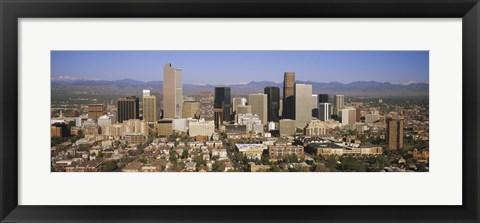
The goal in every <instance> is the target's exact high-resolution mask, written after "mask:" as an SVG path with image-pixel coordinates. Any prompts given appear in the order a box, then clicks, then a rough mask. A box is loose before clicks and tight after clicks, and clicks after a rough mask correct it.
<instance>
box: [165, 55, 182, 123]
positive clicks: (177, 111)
mask: <svg viewBox="0 0 480 223" xmlns="http://www.w3.org/2000/svg"><path fill="white" fill-rule="evenodd" d="M182 94H183V90H182V69H180V68H174V67H172V64H170V63H167V64H165V66H163V118H181V116H182V106H183V100H182Z"/></svg>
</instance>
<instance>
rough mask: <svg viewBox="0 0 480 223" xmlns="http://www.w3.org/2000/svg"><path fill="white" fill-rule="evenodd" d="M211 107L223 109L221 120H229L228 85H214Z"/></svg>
mask: <svg viewBox="0 0 480 223" xmlns="http://www.w3.org/2000/svg"><path fill="white" fill-rule="evenodd" d="M213 107H214V108H216V109H223V117H222V120H223V121H231V120H232V118H231V115H232V97H231V92H230V87H216V88H215V99H214V103H213Z"/></svg>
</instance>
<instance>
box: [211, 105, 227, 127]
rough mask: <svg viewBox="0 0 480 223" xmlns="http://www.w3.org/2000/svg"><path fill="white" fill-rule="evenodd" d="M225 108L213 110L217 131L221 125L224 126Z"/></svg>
mask: <svg viewBox="0 0 480 223" xmlns="http://www.w3.org/2000/svg"><path fill="white" fill-rule="evenodd" d="M223 112H224V109H223V108H213V121H214V124H215V129H218V128H219V127H220V125H222V124H223V121H225V120H224V118H225V116H224V115H223Z"/></svg>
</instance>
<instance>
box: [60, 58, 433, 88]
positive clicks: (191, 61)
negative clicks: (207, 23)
mask: <svg viewBox="0 0 480 223" xmlns="http://www.w3.org/2000/svg"><path fill="white" fill-rule="evenodd" d="M165 63H172V66H173V67H179V68H182V69H183V82H184V83H209V84H232V83H240V82H250V81H265V80H268V81H275V82H281V81H283V73H284V72H285V71H293V72H295V73H296V79H297V80H302V81H315V82H334V81H337V82H342V83H350V82H354V81H379V82H391V83H396V84H407V83H412V82H422V83H428V75H429V74H428V71H429V70H428V66H429V52H428V51H52V52H51V69H52V70H51V72H52V76H54V77H55V76H63V75H67V76H76V77H88V78H96V79H102V80H120V79H125V78H130V79H134V80H140V81H158V80H163V65H164V64H165Z"/></svg>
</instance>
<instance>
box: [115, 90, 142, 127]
mask: <svg viewBox="0 0 480 223" xmlns="http://www.w3.org/2000/svg"><path fill="white" fill-rule="evenodd" d="M139 104H140V103H139V99H138V97H136V96H130V97H126V98H119V99H118V100H117V120H118V122H119V123H122V122H123V121H125V120H129V119H139V117H140V114H139V113H140V111H139V109H140V105H139Z"/></svg>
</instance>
